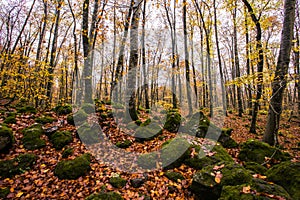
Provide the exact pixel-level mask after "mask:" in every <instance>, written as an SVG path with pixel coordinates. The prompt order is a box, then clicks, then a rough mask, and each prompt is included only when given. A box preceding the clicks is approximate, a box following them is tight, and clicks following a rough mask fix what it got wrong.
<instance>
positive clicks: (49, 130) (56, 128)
mask: <svg viewBox="0 0 300 200" xmlns="http://www.w3.org/2000/svg"><path fill="white" fill-rule="evenodd" d="M57 130H58V126H53V127H50V128H47V129H45V130H44V131H45V134H46V135H47V136H51V135H52V134H54V133H55V132H56V131H57Z"/></svg>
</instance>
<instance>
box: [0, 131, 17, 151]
mask: <svg viewBox="0 0 300 200" xmlns="http://www.w3.org/2000/svg"><path fill="white" fill-rule="evenodd" d="M13 143H14V135H13V132H12V129H10V128H8V127H6V126H3V125H1V126H0V153H7V152H8V151H9V149H10V148H11V147H12V146H13Z"/></svg>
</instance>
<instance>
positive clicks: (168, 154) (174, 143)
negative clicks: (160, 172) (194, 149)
mask: <svg viewBox="0 0 300 200" xmlns="http://www.w3.org/2000/svg"><path fill="white" fill-rule="evenodd" d="M190 146H191V145H190V143H189V142H188V141H187V140H186V139H184V138H174V139H171V140H170V141H169V143H168V144H167V145H164V146H163V147H162V148H161V155H160V159H161V163H162V167H163V168H164V169H172V168H175V167H179V166H180V165H181V164H182V163H183V161H184V160H185V159H186V158H188V156H189V147H190Z"/></svg>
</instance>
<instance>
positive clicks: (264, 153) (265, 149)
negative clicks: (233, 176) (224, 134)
mask: <svg viewBox="0 0 300 200" xmlns="http://www.w3.org/2000/svg"><path fill="white" fill-rule="evenodd" d="M274 153H275V154H274ZM266 157H268V158H271V157H272V160H273V161H274V162H275V161H276V162H277V161H286V160H289V159H290V158H291V157H290V155H289V154H288V153H283V152H282V151H281V150H280V149H277V148H275V147H271V146H270V145H269V144H267V143H264V142H260V141H257V140H249V141H247V142H245V143H243V144H241V151H240V153H239V155H238V158H239V159H240V160H241V161H246V162H256V163H258V164H263V163H264V162H265V158H266ZM274 162H269V163H271V164H272V163H274Z"/></svg>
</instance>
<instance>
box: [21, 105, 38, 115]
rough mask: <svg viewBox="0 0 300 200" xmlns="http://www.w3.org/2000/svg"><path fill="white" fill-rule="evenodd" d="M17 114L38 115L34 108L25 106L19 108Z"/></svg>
mask: <svg viewBox="0 0 300 200" xmlns="http://www.w3.org/2000/svg"><path fill="white" fill-rule="evenodd" d="M17 112H18V113H28V114H36V113H37V111H36V109H35V108H34V107H32V106H24V107H21V108H18V109H17Z"/></svg>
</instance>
